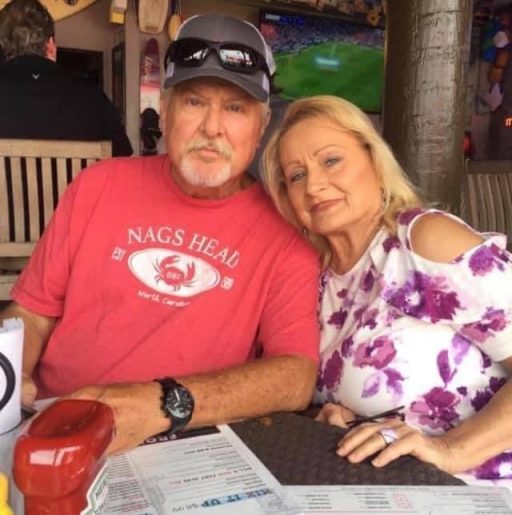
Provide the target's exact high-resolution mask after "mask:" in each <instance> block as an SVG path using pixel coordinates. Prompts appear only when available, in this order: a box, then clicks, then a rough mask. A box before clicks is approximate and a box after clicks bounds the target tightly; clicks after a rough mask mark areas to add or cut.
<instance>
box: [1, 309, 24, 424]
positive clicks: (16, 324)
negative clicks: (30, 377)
mask: <svg viewBox="0 0 512 515" xmlns="http://www.w3.org/2000/svg"><path fill="white" fill-rule="evenodd" d="M22 357H23V320H22V319H21V318H9V319H7V320H4V321H3V324H2V325H0V434H3V433H6V432H8V431H11V429H14V428H15V427H16V426H17V425H18V424H19V423H20V422H21V363H22Z"/></svg>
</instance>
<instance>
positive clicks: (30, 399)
mask: <svg viewBox="0 0 512 515" xmlns="http://www.w3.org/2000/svg"><path fill="white" fill-rule="evenodd" d="M36 396H37V386H36V384H35V383H34V381H33V379H32V377H31V376H30V374H27V372H23V374H22V375H21V404H22V406H28V407H32V406H33V405H34V401H35V400H36Z"/></svg>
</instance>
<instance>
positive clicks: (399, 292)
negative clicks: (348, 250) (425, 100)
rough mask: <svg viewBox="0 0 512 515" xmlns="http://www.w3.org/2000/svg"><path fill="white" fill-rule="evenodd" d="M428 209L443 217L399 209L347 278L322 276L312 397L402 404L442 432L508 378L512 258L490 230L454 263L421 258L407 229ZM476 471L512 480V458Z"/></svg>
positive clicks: (410, 417)
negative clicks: (391, 228) (393, 226)
mask: <svg viewBox="0 0 512 515" xmlns="http://www.w3.org/2000/svg"><path fill="white" fill-rule="evenodd" d="M425 213H440V211H436V210H421V209H416V210H412V211H407V212H404V213H402V215H401V216H400V217H399V223H398V232H397V235H396V236H392V235H390V234H389V232H388V231H387V230H386V229H381V230H380V231H379V232H378V233H377V235H376V236H375V238H374V239H373V241H372V243H371V244H370V246H369V248H368V250H367V252H366V253H365V254H364V255H363V256H362V257H361V259H360V260H359V261H358V262H357V263H356V264H355V265H354V267H353V268H352V269H351V270H350V271H349V272H347V273H346V274H344V275H336V274H335V273H334V272H333V271H332V270H330V269H328V270H326V271H325V272H324V273H323V275H322V278H321V293H320V295H321V297H320V321H321V329H322V339H321V349H320V351H321V364H320V372H319V377H318V382H317V392H316V401H317V402H319V403H323V402H329V401H330V402H339V403H341V404H343V405H344V406H347V407H348V408H350V409H351V410H353V411H354V412H356V413H357V414H359V415H373V414H376V413H378V412H382V411H384V410H387V409H391V408H395V407H397V406H401V405H405V407H406V408H405V416H406V422H407V423H408V424H410V425H412V426H415V427H418V428H420V429H421V430H422V431H423V432H425V433H426V434H439V433H442V432H443V431H447V430H449V429H450V428H452V427H454V426H456V425H457V424H458V423H459V422H460V421H461V420H464V419H466V418H468V417H469V416H471V414H472V413H474V412H475V411H478V410H479V409H481V408H482V407H483V406H484V405H485V404H486V403H487V402H488V401H489V399H490V398H491V397H492V396H493V395H494V394H495V393H496V392H497V391H498V390H499V389H500V388H501V386H503V384H504V383H505V382H506V380H507V378H508V376H509V374H508V373H507V371H506V370H505V369H504V368H503V367H502V366H501V365H500V364H499V361H501V360H504V359H505V358H508V357H510V356H512V255H511V254H510V253H509V252H507V251H506V250H505V237H504V236H502V235H498V234H491V233H488V234H483V235H482V236H483V237H484V239H485V241H484V242H483V243H481V244H480V245H478V246H477V247H475V248H473V249H471V250H469V251H468V252H466V253H465V254H463V255H462V256H460V257H458V258H457V259H456V260H454V261H453V262H451V263H448V264H446V263H436V262H432V261H429V260H427V259H424V258H422V257H420V256H418V255H417V254H415V253H414V251H413V250H412V249H411V244H410V232H411V227H412V225H413V224H414V222H415V221H416V220H417V219H418V218H419V217H420V216H422V215H424V214H425ZM444 215H445V216H450V217H453V216H452V215H448V214H446V213H444ZM453 218H455V217H453ZM456 219H457V220H459V219H458V218H456ZM461 223H463V222H461ZM489 423H492V421H489ZM511 431H512V428H511ZM474 474H475V475H476V477H478V478H487V479H493V478H500V477H501V478H503V477H512V452H510V453H503V454H501V455H500V456H498V457H496V458H494V459H492V460H489V461H488V462H487V463H485V464H484V465H482V466H480V467H479V468H478V469H477V470H475V471H474Z"/></svg>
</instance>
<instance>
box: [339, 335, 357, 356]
mask: <svg viewBox="0 0 512 515" xmlns="http://www.w3.org/2000/svg"><path fill="white" fill-rule="evenodd" d="M353 353H354V339H353V338H352V337H351V336H349V337H348V338H345V339H344V340H343V343H342V344H341V356H342V357H343V358H350V357H352V354H353Z"/></svg>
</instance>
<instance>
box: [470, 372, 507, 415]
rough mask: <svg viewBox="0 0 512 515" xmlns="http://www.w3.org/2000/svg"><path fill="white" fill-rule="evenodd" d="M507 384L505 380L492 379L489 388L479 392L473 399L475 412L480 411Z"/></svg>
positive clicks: (501, 378)
mask: <svg viewBox="0 0 512 515" xmlns="http://www.w3.org/2000/svg"><path fill="white" fill-rule="evenodd" d="M505 383H506V380H505V378H503V377H500V378H497V377H491V380H490V382H489V386H488V387H487V388H485V389H484V390H478V391H477V392H476V395H475V396H474V397H473V398H472V399H471V405H472V406H473V408H474V409H475V411H480V410H481V409H482V408H483V407H484V406H485V405H486V404H487V403H488V402H489V401H490V400H491V397H492V396H493V395H494V394H495V393H496V392H497V391H498V390H499V389H500V388H501V387H502V386H503V385H504V384H505Z"/></svg>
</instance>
